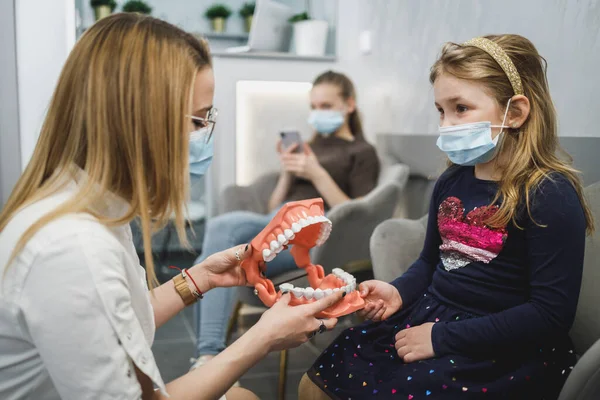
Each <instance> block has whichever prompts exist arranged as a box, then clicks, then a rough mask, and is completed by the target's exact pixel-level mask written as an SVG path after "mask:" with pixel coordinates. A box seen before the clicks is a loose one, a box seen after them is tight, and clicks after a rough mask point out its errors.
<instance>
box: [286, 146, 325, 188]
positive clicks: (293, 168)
mask: <svg viewBox="0 0 600 400" xmlns="http://www.w3.org/2000/svg"><path fill="white" fill-rule="evenodd" d="M303 147H304V151H303V152H302V153H291V152H290V153H288V152H284V153H281V156H280V157H281V163H282V165H283V169H284V170H285V171H287V172H290V173H292V174H294V175H295V176H298V177H300V178H304V179H307V180H309V181H314V180H315V179H317V178H318V177H319V176H320V175H321V174H322V173H323V172H325V169H324V168H323V167H322V166H321V164H319V160H317V156H315V153H313V151H312V149H311V148H310V146H309V145H308V144H306V143H305V144H304V145H303Z"/></svg>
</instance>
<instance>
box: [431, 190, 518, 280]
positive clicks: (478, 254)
mask: <svg viewBox="0 0 600 400" xmlns="http://www.w3.org/2000/svg"><path fill="white" fill-rule="evenodd" d="M464 212H465V209H464V206H463V202H462V201H461V200H460V199H458V198H456V197H448V198H447V199H446V200H444V201H443V202H442V203H441V204H440V207H439V209H438V229H439V232H440V237H441V238H442V244H441V246H440V250H441V259H442V263H443V264H444V268H445V269H446V271H451V270H454V269H457V268H462V267H464V266H466V265H468V264H470V263H472V262H474V261H480V262H483V263H485V264H488V263H489V262H490V261H492V260H493V259H494V258H496V257H497V256H498V254H499V253H500V251H501V250H502V247H503V246H504V243H505V242H506V238H507V236H508V234H507V231H506V228H491V227H490V226H488V225H487V224H486V223H485V221H487V220H488V219H489V218H490V217H491V216H493V215H494V214H495V213H496V212H498V206H496V205H494V206H483V207H475V208H474V209H473V210H471V211H469V213H468V214H467V215H466V216H465V215H464Z"/></svg>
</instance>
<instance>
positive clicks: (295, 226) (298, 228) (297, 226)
mask: <svg viewBox="0 0 600 400" xmlns="http://www.w3.org/2000/svg"><path fill="white" fill-rule="evenodd" d="M301 230H302V226H301V225H300V224H299V223H297V222H294V223H293V224H292V232H294V233H298V232H300V231H301Z"/></svg>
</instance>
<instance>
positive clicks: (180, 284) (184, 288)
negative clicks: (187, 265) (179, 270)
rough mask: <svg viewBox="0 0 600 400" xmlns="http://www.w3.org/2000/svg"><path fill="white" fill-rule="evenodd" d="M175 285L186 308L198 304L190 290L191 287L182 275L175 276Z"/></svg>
mask: <svg viewBox="0 0 600 400" xmlns="http://www.w3.org/2000/svg"><path fill="white" fill-rule="evenodd" d="M173 283H174V284H175V290H177V293H179V296H180V297H181V300H183V303H184V304H185V305H186V306H189V305H190V304H194V303H195V302H196V300H197V299H198V298H197V297H196V296H194V293H192V291H191V290H190V287H189V286H188V283H187V281H186V280H185V278H184V277H183V275H182V274H178V275H177V276H175V278H173Z"/></svg>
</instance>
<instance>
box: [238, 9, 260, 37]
mask: <svg viewBox="0 0 600 400" xmlns="http://www.w3.org/2000/svg"><path fill="white" fill-rule="evenodd" d="M255 8H256V3H244V5H243V6H242V8H240V16H241V17H242V18H244V28H245V29H246V32H250V28H252V16H253V15H254V9H255Z"/></svg>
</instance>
